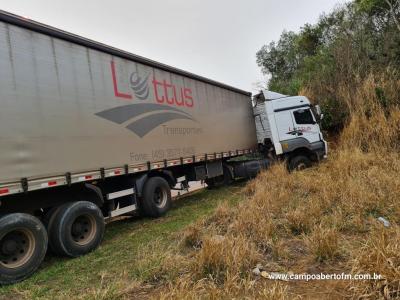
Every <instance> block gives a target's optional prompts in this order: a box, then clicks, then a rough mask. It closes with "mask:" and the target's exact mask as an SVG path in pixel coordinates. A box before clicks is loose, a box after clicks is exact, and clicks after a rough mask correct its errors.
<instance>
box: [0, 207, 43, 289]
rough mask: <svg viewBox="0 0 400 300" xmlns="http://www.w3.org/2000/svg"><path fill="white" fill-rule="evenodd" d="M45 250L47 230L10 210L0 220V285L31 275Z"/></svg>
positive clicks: (38, 223) (28, 217)
mask: <svg viewBox="0 0 400 300" xmlns="http://www.w3.org/2000/svg"><path fill="white" fill-rule="evenodd" d="M46 250H47V232H46V229H45V227H44V226H43V224H42V223H41V222H40V220H39V219H37V218H36V217H34V216H31V215H28V214H23V213H14V214H9V215H5V216H3V217H2V218H1V219H0V284H1V285H5V284H11V283H15V282H19V281H22V280H24V279H25V278H27V277H29V276H30V275H32V274H33V273H34V272H35V271H36V269H37V268H38V267H39V265H40V264H41V263H42V261H43V259H44V257H45V255H46Z"/></svg>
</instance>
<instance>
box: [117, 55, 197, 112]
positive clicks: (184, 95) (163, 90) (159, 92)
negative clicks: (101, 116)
mask: <svg viewBox="0 0 400 300" xmlns="http://www.w3.org/2000/svg"><path fill="white" fill-rule="evenodd" d="M111 75H112V83H113V88H114V95H115V97H117V98H122V99H126V100H133V95H132V94H130V93H124V92H121V91H120V90H119V88H118V81H117V72H116V69H115V63H114V61H111ZM149 77H150V75H147V76H145V77H141V76H140V75H139V73H137V72H133V73H131V75H130V77H129V83H130V87H131V89H132V90H133V93H134V94H135V96H136V98H138V99H139V100H148V97H149V94H150V88H152V90H153V94H154V96H155V101H156V102H157V103H160V104H168V105H173V106H184V107H189V108H191V107H193V106H194V99H193V93H192V90H191V89H190V88H186V87H178V86H176V85H174V84H172V83H171V82H168V81H167V80H165V79H164V80H158V79H157V78H156V77H155V76H154V77H153V79H152V80H151V85H150V84H149ZM170 95H171V96H170Z"/></svg>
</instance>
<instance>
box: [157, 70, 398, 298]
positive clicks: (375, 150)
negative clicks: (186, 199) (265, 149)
mask: <svg viewBox="0 0 400 300" xmlns="http://www.w3.org/2000/svg"><path fill="white" fill-rule="evenodd" d="M396 84H399V83H391V84H387V83H386V82H384V81H377V80H376V79H374V77H372V76H371V77H370V78H368V79H367V80H365V81H364V82H362V83H360V85H359V87H358V90H357V91H356V92H355V93H352V94H351V95H350V94H348V97H349V101H348V107H349V109H350V111H351V114H352V118H351V119H350V121H349V123H348V126H347V127H346V128H345V129H344V131H343V132H342V134H341V136H340V139H339V145H338V147H337V149H336V150H334V151H333V152H331V153H330V155H329V159H328V160H327V161H325V162H324V163H322V164H321V165H319V166H317V167H314V168H311V169H309V170H306V171H303V172H297V173H293V174H288V173H287V171H286V168H285V167H284V166H283V165H281V164H277V165H274V166H272V167H271V169H270V170H269V171H267V172H264V173H262V174H260V175H259V176H258V177H257V178H256V179H255V180H253V181H251V182H249V183H248V185H247V186H246V187H245V188H244V190H243V194H244V195H245V196H246V198H247V200H245V201H244V202H242V203H240V204H239V205H238V206H237V207H235V208H229V207H226V206H221V207H220V208H219V210H218V211H217V212H216V213H215V214H214V215H213V216H212V217H210V218H207V219H205V220H203V221H201V222H198V223H196V224H195V225H192V226H191V227H189V228H188V229H187V230H186V232H185V233H184V237H183V239H182V243H181V248H180V252H181V254H182V255H183V257H185V259H182V257H181V258H179V259H180V261H181V262H182V261H184V263H183V264H182V265H181V268H182V270H185V271H184V272H183V273H181V274H180V275H178V276H176V277H175V279H173V280H172V282H170V283H169V284H167V285H163V286H162V288H161V292H160V293H157V294H156V295H157V297H158V296H161V295H162V298H164V299H170V298H172V299H194V298H205V299H206V298H207V299H208V298H211V299H221V298H246V297H247V298H263V299H265V298H267V299H269V298H271V299H284V298H294V297H296V296H297V297H301V298H321V297H323V298H332V299H335V298H358V297H362V298H371V299H372V298H384V299H395V298H398V297H400V251H399V250H400V248H399V247H400V246H399V243H400V242H399V241H400V226H399V225H400V205H399V201H400V200H399V199H400V177H399V174H400V154H399V150H400V109H399V108H398V107H397V106H396V103H400V101H397V102H396V103H389V104H388V103H385V104H384V105H383V104H382V99H378V98H377V94H376V92H375V87H376V86H377V85H379V86H380V87H383V88H386V89H387V92H388V93H394V91H398V90H399V86H400V84H399V85H396ZM346 93H347V91H346ZM343 96H345V95H343ZM394 97H395V95H394V94H391V99H393V98H394ZM378 217H384V218H386V219H387V220H389V221H390V223H391V225H390V227H389V228H386V227H384V226H383V225H382V224H381V223H380V222H379V221H378V220H377V218H378ZM257 263H261V264H262V265H263V266H264V268H266V269H267V270H269V271H280V272H289V271H293V272H297V273H298V272H307V273H314V272H315V273H319V272H323V273H324V272H325V273H341V272H345V273H352V274H361V273H374V272H375V273H378V274H381V275H382V276H383V278H384V279H382V280H369V281H354V282H353V281H352V282H341V281H329V282H324V283H323V284H321V283H317V282H288V283H278V282H272V283H271V281H269V280H264V279H260V278H258V277H255V276H254V275H253V274H252V272H251V270H252V268H254V267H255V265H256V264H257Z"/></svg>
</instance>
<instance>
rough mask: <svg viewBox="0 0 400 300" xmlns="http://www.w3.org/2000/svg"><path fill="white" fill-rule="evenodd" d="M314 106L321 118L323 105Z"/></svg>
mask: <svg viewBox="0 0 400 300" xmlns="http://www.w3.org/2000/svg"><path fill="white" fill-rule="evenodd" d="M314 107H315V112H316V113H317V115H318V117H319V118H320V119H322V117H321V116H322V112H321V106H319V105H315V106H314Z"/></svg>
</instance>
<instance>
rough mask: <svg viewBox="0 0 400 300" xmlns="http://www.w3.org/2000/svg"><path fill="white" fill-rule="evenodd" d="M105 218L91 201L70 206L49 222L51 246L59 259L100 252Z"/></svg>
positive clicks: (57, 211) (62, 207)
mask: <svg viewBox="0 0 400 300" xmlns="http://www.w3.org/2000/svg"><path fill="white" fill-rule="evenodd" d="M104 229H105V224H104V217H103V214H102V212H101V210H100V209H99V207H98V206H97V205H96V204H94V203H92V202H88V201H78V202H72V203H66V204H64V205H63V206H61V207H60V208H59V209H56V210H54V213H53V214H52V215H51V217H50V220H49V222H48V229H47V230H48V233H49V246H50V248H51V249H52V250H53V251H54V252H55V253H57V254H59V255H65V256H69V257H78V256H81V255H84V254H86V253H88V252H91V251H93V250H94V249H96V248H97V247H98V246H99V245H100V243H101V241H102V239H103V235H104Z"/></svg>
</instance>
